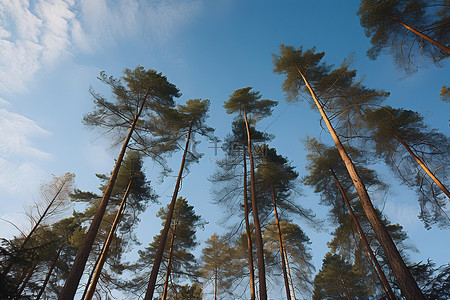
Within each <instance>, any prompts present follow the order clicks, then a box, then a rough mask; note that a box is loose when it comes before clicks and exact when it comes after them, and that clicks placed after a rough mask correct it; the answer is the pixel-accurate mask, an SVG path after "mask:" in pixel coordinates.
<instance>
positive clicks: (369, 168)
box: [0, 0, 450, 300]
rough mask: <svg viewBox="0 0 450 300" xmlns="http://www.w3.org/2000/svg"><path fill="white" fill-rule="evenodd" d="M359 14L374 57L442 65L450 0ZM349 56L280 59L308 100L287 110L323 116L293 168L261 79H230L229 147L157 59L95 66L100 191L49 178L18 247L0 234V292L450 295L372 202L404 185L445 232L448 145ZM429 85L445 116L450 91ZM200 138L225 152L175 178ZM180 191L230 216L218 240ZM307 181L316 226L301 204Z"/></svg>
mask: <svg viewBox="0 0 450 300" xmlns="http://www.w3.org/2000/svg"><path fill="white" fill-rule="evenodd" d="M357 16H358V18H359V21H360V25H361V27H362V29H363V30H364V33H365V34H366V37H367V38H368V39H369V40H370V44H371V48H370V49H368V50H367V53H366V55H367V57H368V58H369V59H371V60H376V59H377V58H378V57H379V56H380V55H382V54H383V55H389V56H391V57H392V58H393V62H394V63H395V67H396V68H397V69H398V70H399V71H400V72H402V74H403V75H404V76H405V77H407V76H411V75H412V74H415V73H420V72H421V71H422V70H423V69H424V68H426V67H428V66H430V67H431V66H432V67H435V66H438V67H441V66H442V65H443V64H445V63H446V59H447V60H448V58H449V57H450V48H449V47H450V3H449V1H422V0H361V1H360V4H359V10H358V12H357ZM352 63H353V61H352V58H351V57H347V58H345V57H343V58H342V59H341V61H340V62H338V61H335V60H334V59H333V61H330V60H328V56H327V55H326V54H325V52H322V51H321V49H316V47H306V46H302V45H301V41H300V40H299V42H298V44H297V45H287V44H281V45H279V47H278V51H277V52H274V53H273V54H272V67H273V72H274V74H276V75H277V76H279V77H280V78H281V79H282V85H281V86H280V87H279V89H281V90H282V91H283V93H284V95H285V99H283V100H282V101H287V102H288V103H297V102H306V103H303V104H306V106H307V107H309V110H307V109H303V108H299V107H295V109H298V112H297V114H298V118H303V116H302V114H304V115H307V114H313V113H314V114H317V116H319V117H318V118H317V123H315V124H309V126H311V127H317V128H320V129H321V130H322V134H321V136H308V137H307V138H306V140H303V146H304V148H305V150H306V153H307V154H306V155H305V156H304V157H297V158H296V159H300V160H303V161H305V164H306V169H305V170H301V169H299V168H297V166H295V165H294V164H293V158H292V157H287V156H286V155H284V154H283V149H279V148H278V147H276V146H275V145H273V143H272V141H273V140H274V138H275V136H276V135H277V134H279V133H278V132H271V131H270V128H269V129H267V128H264V127H265V126H262V125H261V124H262V122H264V120H271V119H273V115H274V112H275V111H276V109H277V108H276V107H277V105H279V104H280V102H279V101H278V100H271V99H265V98H264V95H263V93H262V92H261V91H259V90H257V89H255V88H254V87H250V86H247V87H246V86H244V87H241V86H237V87H236V89H235V90H234V91H233V92H232V93H231V94H230V95H229V96H228V98H227V99H223V102H222V105H221V106H222V114H224V115H227V116H229V117H230V119H231V120H232V121H231V122H230V123H227V124H225V126H226V128H227V134H226V136H225V137H223V138H221V137H218V136H217V135H216V133H215V128H213V126H212V125H211V122H210V118H209V117H210V108H211V100H209V99H200V98H193V99H188V100H183V101H182V100H181V98H182V91H181V90H180V89H179V88H177V86H176V85H175V84H174V83H172V82H171V81H169V78H168V77H166V76H165V75H164V74H163V73H161V72H159V71H157V70H154V69H152V67H151V66H149V67H147V66H145V67H144V66H141V65H138V66H136V67H135V66H132V67H130V68H126V69H125V70H123V73H122V74H119V75H110V74H109V73H108V72H107V71H102V72H101V73H100V74H99V75H98V81H99V82H100V83H101V85H102V86H103V88H104V89H102V90H101V91H99V90H97V89H96V88H94V87H91V88H90V89H89V95H90V99H91V100H92V101H93V109H92V111H88V112H85V114H84V115H83V116H79V117H80V118H81V119H82V123H83V125H84V126H85V127H86V128H89V129H92V130H94V131H95V132H96V133H97V134H100V135H102V136H103V137H106V138H107V140H108V143H109V144H110V145H111V147H112V148H113V149H115V150H116V151H117V153H118V156H117V157H116V158H115V165H112V166H111V171H110V172H109V173H107V174H96V177H97V182H98V188H97V189H96V190H91V191H89V190H81V189H78V188H76V184H75V175H76V174H74V173H71V172H67V173H64V174H62V175H59V176H58V175H53V177H52V179H51V180H50V181H48V182H44V183H42V184H41V186H40V188H39V191H38V197H37V198H36V199H35V201H34V204H33V205H32V206H31V207H29V208H27V211H26V216H27V218H28V219H29V224H30V226H29V230H27V231H23V230H21V229H20V228H19V226H16V228H17V234H15V236H14V237H13V238H10V239H9V238H1V239H0V242H1V243H0V299H61V300H65V299H75V298H76V299H82V300H88V299H145V300H153V299H192V300H193V299H214V300H216V299H252V300H254V299H260V300H266V299H288V300H295V299H315V300H318V299H388V300H393V299H450V263H447V264H443V265H437V264H436V263H435V262H433V261H432V260H431V259H427V254H426V253H423V254H422V257H423V260H420V261H415V260H412V259H411V257H410V256H409V254H408V253H409V252H410V251H413V248H414V246H413V245H411V244H410V243H409V242H408V234H407V233H406V232H405V231H404V229H403V227H402V225H401V224H399V223H398V221H397V220H392V219H391V220H390V219H389V218H388V216H386V215H385V214H384V213H383V208H382V207H380V206H379V205H378V203H379V201H380V200H381V199H382V200H383V201H386V202H390V201H395V197H394V196H392V195H390V194H389V185H391V184H399V185H401V186H403V187H404V188H406V189H408V190H410V191H412V192H413V194H414V199H410V201H414V203H415V205H417V207H419V214H418V216H417V218H418V219H419V220H420V222H421V224H422V226H423V227H424V228H426V229H427V230H431V229H439V230H443V231H447V232H448V229H449V228H450V204H449V203H450V191H449V190H450V181H449V180H448V178H449V174H450V172H449V171H450V170H449V168H450V138H449V137H448V136H447V135H446V134H444V133H442V132H441V131H439V130H437V129H435V128H433V127H431V126H430V125H429V124H427V121H426V119H425V116H424V115H422V114H421V112H418V111H413V110H410V109H408V108H402V107H393V106H391V105H389V103H386V102H388V101H387V100H388V99H389V97H390V93H389V92H388V91H385V90H379V89H374V88H371V87H370V86H367V85H366V84H365V82H364V76H363V74H360V73H359V72H358V71H357V70H355V69H354V68H353V66H352ZM447 63H448V61H447ZM447 80H448V78H447ZM104 91H106V92H104ZM106 93H108V94H106ZM435 93H436V94H439V97H440V100H441V101H442V102H445V103H447V104H448V105H447V107H448V108H449V109H448V111H450V85H449V86H448V87H447V86H446V85H443V86H442V88H441V90H440V91H435ZM105 94H106V95H107V96H105ZM280 101H281V100H280ZM306 106H304V107H306ZM404 107H408V101H407V99H405V100H404ZM449 122H450V120H449ZM291 127H292V128H291V129H292V132H296V130H301V128H297V127H298V125H297V124H295V123H292V124H291ZM322 136H327V139H326V140H325V139H324V138H322ZM295 138H296V139H298V137H297V136H296V137H295ZM200 139H202V140H203V141H204V143H205V144H206V143H209V145H216V146H217V145H218V144H219V143H220V147H219V148H220V151H222V152H223V156H221V157H220V158H219V159H217V160H216V161H215V162H214V166H213V167H212V170H213V171H212V172H211V173H209V174H206V173H205V174H202V176H203V177H205V178H207V179H208V182H209V184H210V186H209V187H204V186H200V185H198V186H195V178H194V179H192V178H190V179H192V180H190V181H189V182H188V183H186V182H185V183H183V181H186V180H187V178H189V177H190V176H191V175H192V174H191V172H190V171H191V170H193V169H195V168H196V167H198V164H199V162H200V161H201V160H204V159H206V158H205V157H204V156H205V154H204V153H199V151H197V149H196V144H198V140H200ZM329 141H331V142H329ZM217 150H218V149H217V147H216V149H215V151H217ZM148 161H151V162H152V163H153V164H154V165H156V166H157V169H158V171H155V170H156V168H154V169H152V170H151V172H158V174H157V175H158V177H159V178H161V180H164V178H167V176H174V178H176V180H174V184H173V185H171V186H170V193H171V197H170V199H169V201H166V200H165V199H164V198H163V197H161V195H158V194H157V192H156V191H155V186H157V185H158V184H159V182H158V181H157V180H153V179H152V180H150V179H149V177H150V176H149V171H148V170H146V168H145V162H148ZM380 168H383V169H385V170H387V171H388V172H389V175H388V177H389V178H392V182H385V178H386V177H385V176H384V177H383V176H380V175H379V174H378V172H379V170H380ZM153 175H155V174H153ZM152 178H154V177H153V176H152ZM193 180H194V181H193ZM184 184H185V185H186V184H191V185H192V184H193V185H194V186H193V187H192V188H194V189H210V192H209V195H210V196H209V198H207V199H200V201H203V202H211V203H213V205H214V206H217V207H218V209H219V210H221V211H222V212H223V216H222V221H221V226H222V227H223V231H222V232H220V233H217V232H207V234H208V236H209V238H208V239H207V240H206V241H204V242H199V240H198V237H197V236H196V235H197V233H198V231H201V230H204V228H205V226H206V225H207V224H208V222H211V221H216V220H211V219H210V218H208V221H207V220H206V217H209V216H204V215H200V214H198V213H197V212H196V210H197V209H198V207H196V205H193V204H192V203H193V201H192V200H193V199H192V198H190V197H189V195H188V194H186V193H184V192H183V188H185V186H183V185H184ZM305 188H309V189H311V190H312V191H313V193H314V194H316V195H317V196H318V199H320V203H319V204H320V206H322V207H323V209H324V210H326V215H327V217H326V220H321V219H320V218H318V217H317V214H316V212H315V211H314V210H313V209H311V208H308V207H307V206H305V205H304V202H303V201H302V197H303V196H302V192H301V190H302V189H305ZM196 203H199V202H196ZM150 206H152V207H158V209H159V210H158V212H157V213H156V215H153V216H151V217H152V218H153V219H154V220H156V221H155V222H156V223H157V224H159V227H158V228H156V229H155V231H156V232H159V233H158V234H156V235H155V236H153V237H152V241H151V242H150V243H145V244H143V243H142V242H141V241H140V240H139V238H138V235H137V230H138V227H139V226H140V222H141V221H142V220H141V219H143V218H148V215H145V217H143V216H144V213H145V211H146V210H147V209H148V208H149V207H150ZM298 220H302V221H301V222H298ZM3 221H4V220H3ZM323 222H327V223H328V224H331V225H329V226H331V227H332V228H333V231H332V233H331V237H332V238H331V240H329V241H328V242H327V247H328V248H327V253H326V254H325V256H324V257H322V258H321V259H322V265H321V266H320V268H316V266H314V264H313V263H312V257H313V256H314V255H316V254H315V253H313V251H312V249H311V243H312V242H313V241H312V240H311V238H310V237H309V235H310V232H312V231H315V230H317V231H320V230H321V227H323V226H324V225H323V224H324V223H323ZM13 225H14V224H13ZM14 226H15V225H14ZM144 230H145V229H144ZM437 243H439V242H437ZM437 246H438V245H437ZM437 246H436V247H437ZM274 291H277V292H274ZM278 291H281V294H280V293H279V292H278Z"/></svg>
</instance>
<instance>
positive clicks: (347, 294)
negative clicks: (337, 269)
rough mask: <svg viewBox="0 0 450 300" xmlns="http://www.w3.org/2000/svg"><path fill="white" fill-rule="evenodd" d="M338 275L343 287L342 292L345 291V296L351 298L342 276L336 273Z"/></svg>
mask: <svg viewBox="0 0 450 300" xmlns="http://www.w3.org/2000/svg"><path fill="white" fill-rule="evenodd" d="M338 276H339V279H340V280H341V282H342V287H343V288H344V293H345V296H346V297H347V300H350V299H352V298H350V293H349V292H348V289H347V285H346V284H345V281H344V279H343V278H342V276H341V275H338Z"/></svg>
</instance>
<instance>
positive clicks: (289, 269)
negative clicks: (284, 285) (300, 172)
mask: <svg viewBox="0 0 450 300" xmlns="http://www.w3.org/2000/svg"><path fill="white" fill-rule="evenodd" d="M283 255H284V259H285V260H286V270H287V272H288V275H289V283H290V284H291V289H292V298H293V299H294V300H297V298H295V289H294V283H293V282H292V276H291V268H290V267H289V259H288V256H287V252H286V249H284V253H283Z"/></svg>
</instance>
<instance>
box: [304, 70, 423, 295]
mask: <svg viewBox="0 0 450 300" xmlns="http://www.w3.org/2000/svg"><path fill="white" fill-rule="evenodd" d="M297 70H298V72H299V74H300V76H301V77H302V78H303V81H304V82H305V84H306V86H307V87H308V89H309V91H310V93H311V96H312V98H313V99H314V102H315V104H316V106H317V108H318V109H319V112H320V114H321V116H322V118H323V120H324V122H325V124H326V126H327V128H328V130H329V132H330V135H331V137H332V138H333V140H334V143H335V145H336V148H337V150H338V151H339V154H340V156H341V158H342V161H343V162H344V164H345V167H346V168H347V171H348V174H349V175H350V178H351V179H352V181H353V184H354V186H355V188H356V191H357V193H358V196H359V199H360V201H361V205H362V207H363V209H364V212H365V214H366V216H367V219H368V220H369V222H370V224H371V226H372V228H373V231H374V232H375V234H376V236H377V238H378V241H379V242H380V244H381V246H382V247H383V249H384V252H385V254H386V257H387V259H388V261H389V265H390V267H391V269H392V271H393V273H394V275H395V277H396V278H397V281H398V284H399V286H400V289H401V290H402V292H403V294H404V295H405V296H406V298H407V299H425V297H424V295H423V294H422V291H421V290H420V288H419V286H418V285H417V282H416V281H415V280H414V277H413V276H412V275H411V272H410V271H409V269H408V267H407V266H406V264H405V262H404V261H403V258H402V257H401V255H400V253H399V251H398V249H397V247H396V246H395V244H394V242H393V241H392V238H391V237H390V235H389V233H388V232H387V230H386V228H385V227H384V225H383V223H382V222H381V220H380V218H379V217H378V215H377V213H376V211H375V208H374V207H373V204H372V201H371V200H370V197H369V194H368V193H367V190H366V188H365V186H364V183H363V182H362V180H361V177H360V176H359V174H358V173H357V172H356V169H355V166H354V165H353V162H352V161H351V159H350V157H349V156H348V154H347V152H346V151H345V149H344V147H343V145H342V143H341V141H340V140H339V137H338V136H337V134H336V131H335V130H334V128H333V126H332V125H331V123H330V120H329V119H328V117H327V115H326V114H325V111H324V110H323V108H322V105H321V103H320V102H319V100H318V99H317V97H316V95H315V93H314V90H313V89H312V87H311V86H310V84H309V82H308V81H307V80H306V78H305V76H303V74H302V72H301V71H300V69H299V68H297Z"/></svg>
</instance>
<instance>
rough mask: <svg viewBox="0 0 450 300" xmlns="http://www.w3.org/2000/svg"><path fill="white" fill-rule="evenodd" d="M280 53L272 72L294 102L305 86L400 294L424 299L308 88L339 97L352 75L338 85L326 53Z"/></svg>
mask: <svg viewBox="0 0 450 300" xmlns="http://www.w3.org/2000/svg"><path fill="white" fill-rule="evenodd" d="M280 51H281V54H280V55H279V56H278V55H275V56H274V65H275V68H274V71H275V72H278V73H281V74H285V75H286V76H287V78H286V80H285V82H284V83H283V89H284V90H285V91H286V92H287V93H288V97H289V96H293V97H292V98H294V99H295V98H296V97H298V94H299V92H300V89H301V88H302V87H303V86H304V85H306V88H307V90H308V91H309V93H310V95H311V97H312V99H313V101H314V103H315V105H316V106H317V109H318V110H319V112H320V115H321V116H322V119H323V121H324V122H325V124H326V127H327V129H328V131H329V132H330V135H331V137H332V139H333V141H334V143H335V145H336V148H337V150H338V151H339V155H340V156H341V158H342V160H343V162H344V164H345V166H346V168H347V171H348V173H349V176H350V177H351V179H352V181H353V184H354V186H355V189H356V191H357V193H358V196H359V199H360V201H361V205H362V207H363V209H364V212H365V214H366V216H367V219H368V220H369V222H370V224H371V225H372V228H373V230H374V232H375V234H376V235H377V238H378V240H379V241H380V244H381V245H382V247H383V249H384V252H385V254H386V257H387V258H388V261H389V264H390V267H391V268H392V271H393V272H394V274H395V276H396V278H397V280H398V282H399V285H400V287H401V289H402V291H403V293H404V294H405V296H406V297H408V298H411V299H424V296H423V294H422V292H421V290H420V288H419V287H418V285H417V282H416V281H415V280H414V277H413V276H412V275H411V272H410V271H409V269H408V267H407V266H406V264H405V262H404V261H403V258H402V257H401V255H400V252H399V251H398V249H397V247H396V246H395V244H394V242H393V241H392V238H391V237H390V236H389V233H388V232H387V230H386V228H384V225H383V223H382V222H381V220H380V219H379V217H378V216H377V214H376V210H375V208H374V207H373V204H372V201H371V200H370V197H369V194H368V193H367V190H366V188H365V186H364V183H363V181H362V180H361V177H360V176H359V174H358V172H357V171H356V168H355V166H354V164H353V162H352V160H351V159H350V157H349V156H348V154H347V152H346V150H345V148H344V146H343V145H342V143H341V141H340V138H339V136H338V135H337V133H336V131H335V129H334V127H333V125H332V124H331V122H330V120H329V118H328V116H327V114H326V112H325V110H324V106H323V104H322V103H321V102H320V101H319V99H318V98H317V96H316V93H315V91H314V89H313V87H312V86H311V84H314V83H321V84H324V83H326V82H328V87H325V86H322V87H320V86H319V88H325V89H328V93H329V94H330V96H332V95H333V94H334V95H339V93H340V91H341V89H343V90H345V88H346V87H347V88H352V87H353V86H352V81H353V80H352V79H353V77H354V76H355V75H353V77H350V80H348V79H349V78H348V77H347V78H346V76H340V77H338V79H339V80H338V81H337V82H336V81H335V82H330V81H328V80H326V78H327V76H328V75H331V78H333V77H335V74H334V73H333V72H330V67H327V66H325V65H324V63H320V61H321V60H322V58H323V56H324V55H325V53H323V52H322V53H314V52H315V49H311V50H307V51H305V52H303V49H302V48H301V47H300V48H299V49H298V50H295V49H294V48H293V47H286V46H284V45H281V46H280ZM353 73H354V72H353ZM306 76H308V77H309V79H307V78H306ZM346 79H347V80H346ZM330 83H331V85H330ZM364 92H366V93H364ZM344 95H345V97H349V101H348V102H349V103H351V100H352V98H351V97H350V96H351V95H349V94H347V93H344ZM362 95H364V97H361V96H362ZM353 96H354V97H353V100H355V99H357V100H358V101H361V100H364V101H370V100H373V98H374V97H373V96H372V95H370V94H369V93H367V90H365V89H359V92H357V93H355V94H354V95H353ZM371 96H372V97H371ZM374 96H375V98H376V97H380V96H379V94H377V93H375V94H374ZM292 98H291V99H292Z"/></svg>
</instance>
